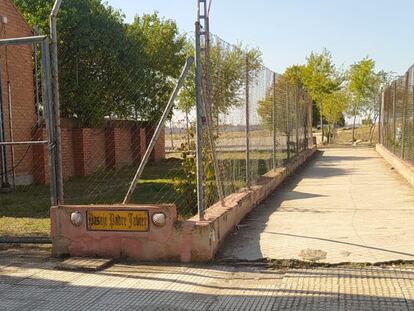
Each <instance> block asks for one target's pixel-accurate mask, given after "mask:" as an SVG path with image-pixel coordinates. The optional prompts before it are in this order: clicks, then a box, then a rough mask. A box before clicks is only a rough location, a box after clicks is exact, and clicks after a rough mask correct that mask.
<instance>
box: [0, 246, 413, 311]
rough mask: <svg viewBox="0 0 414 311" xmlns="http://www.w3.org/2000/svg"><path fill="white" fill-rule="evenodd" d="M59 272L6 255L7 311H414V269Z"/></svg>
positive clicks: (45, 263)
mask: <svg viewBox="0 0 414 311" xmlns="http://www.w3.org/2000/svg"><path fill="white" fill-rule="evenodd" d="M57 264H58V263H57V262H56V260H53V259H45V258H44V259H39V258H34V259H32V258H30V257H25V258H17V257H14V258H12V257H7V256H1V252H0V310H16V311H17V310H19V311H29V310H30V311H32V310H36V311H38V310H50V311H58V310H85V311H86V310H88V311H89V310H104V311H105V310H144V311H149V310H183V311H184V310H195V311H198V310H210V311H213V310H220V311H221V310H299V311H301V310H332V311H334V310H335V311H336V310H350V311H354V310H404V311H409V310H414V266H412V267H410V266H402V267H394V268H367V269H358V268H352V267H348V268H347V267H343V268H329V269H328V268H314V269H286V270H277V269H270V268H266V267H257V266H222V265H221V266H220V265H200V266H174V265H168V266H162V265H152V266H150V265H131V264H116V265H114V266H112V267H110V268H107V269H106V270H103V271H99V272H73V271H60V270H56V269H55V267H56V266H57Z"/></svg>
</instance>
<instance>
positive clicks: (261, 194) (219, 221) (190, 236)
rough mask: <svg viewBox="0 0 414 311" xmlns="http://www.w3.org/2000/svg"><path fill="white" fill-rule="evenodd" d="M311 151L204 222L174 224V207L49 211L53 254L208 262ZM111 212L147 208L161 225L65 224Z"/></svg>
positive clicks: (216, 208) (214, 211) (91, 207)
mask: <svg viewBox="0 0 414 311" xmlns="http://www.w3.org/2000/svg"><path fill="white" fill-rule="evenodd" d="M315 151H316V146H314V147H312V148H310V149H308V150H305V151H302V152H301V153H300V154H299V155H298V156H296V157H294V158H292V159H291V160H290V161H289V162H288V163H287V164H286V165H284V166H283V167H281V168H278V169H276V170H272V171H270V172H268V173H266V174H265V175H263V176H262V178H261V180H259V182H258V183H257V184H256V185H253V186H251V187H250V188H244V189H241V190H240V191H239V192H237V193H233V194H231V195H229V196H227V197H226V198H225V200H224V205H222V204H221V203H216V204H214V205H212V206H211V207H209V208H208V209H206V211H205V217H204V220H200V219H199V218H198V216H194V217H192V218H190V219H188V220H184V221H179V220H177V213H176V208H175V206H174V205H168V204H167V205H122V204H118V205H72V206H70V205H69V206H58V207H52V208H51V220H52V230H51V237H52V244H53V254H54V255H55V256H66V255H70V256H92V257H96V256H98V257H109V258H115V259H119V258H123V259H132V260H138V261H181V262H208V261H211V260H212V259H214V256H215V254H216V252H217V250H218V249H219V247H220V246H221V245H222V243H223V242H224V240H225V238H226V237H227V235H228V234H229V233H230V232H231V231H232V230H233V229H234V227H235V226H236V225H237V224H239V223H240V221H241V220H242V219H243V218H244V217H245V216H246V215H247V214H248V213H249V212H250V211H251V210H252V209H254V208H255V207H256V206H258V205H259V204H260V203H261V202H262V201H263V200H265V199H266V198H267V197H268V196H269V194H270V193H271V192H273V191H274V190H275V189H276V188H277V187H278V186H279V185H280V184H281V183H282V182H283V181H284V180H285V179H286V178H287V177H288V176H289V175H290V174H292V173H293V172H294V171H295V170H296V169H297V168H298V167H299V166H300V165H302V164H303V163H304V162H306V160H307V159H309V158H310V157H311V156H312V155H313V154H314V153H315ZM111 209H123V210H137V209H139V210H148V211H149V217H150V219H151V217H152V215H154V214H156V213H158V214H159V213H163V214H164V215H165V216H166V224H165V226H163V227H157V226H155V225H154V224H153V223H150V225H149V230H148V231H147V232H113V231H88V229H87V226H86V225H85V224H84V223H83V224H81V225H80V226H75V225H73V224H72V223H71V220H70V215H71V214H72V213H73V212H79V213H80V214H81V215H82V216H83V218H84V219H86V213H87V211H94V210H95V211H96V210H111Z"/></svg>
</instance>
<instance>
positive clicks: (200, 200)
mask: <svg viewBox="0 0 414 311" xmlns="http://www.w3.org/2000/svg"><path fill="white" fill-rule="evenodd" d="M195 35H196V36H195V47H196V49H195V64H196V68H195V89H196V114H197V127H196V138H197V139H196V141H197V148H196V161H197V208H198V216H199V218H200V220H204V185H203V182H204V176H203V128H204V122H205V116H203V102H202V94H201V92H202V90H201V42H200V23H199V22H196V23H195Z"/></svg>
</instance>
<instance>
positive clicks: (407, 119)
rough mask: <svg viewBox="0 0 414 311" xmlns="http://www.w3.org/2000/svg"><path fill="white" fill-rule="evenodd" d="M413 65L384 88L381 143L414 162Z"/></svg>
mask: <svg viewBox="0 0 414 311" xmlns="http://www.w3.org/2000/svg"><path fill="white" fill-rule="evenodd" d="M413 76H414V67H413V66H412V67H410V68H409V70H408V71H407V72H406V74H405V75H404V76H401V77H399V78H398V79H396V80H394V81H393V82H392V83H391V84H390V85H388V86H387V87H385V88H384V90H383V95H382V99H383V102H382V109H381V131H380V135H381V137H380V141H381V143H382V144H383V145H384V146H385V147H386V148H387V149H388V150H390V151H391V152H393V153H394V154H395V155H397V156H399V157H400V158H402V159H404V160H407V161H410V162H411V163H414V92H413V90H414V79H413Z"/></svg>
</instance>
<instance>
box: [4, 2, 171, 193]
mask: <svg viewBox="0 0 414 311" xmlns="http://www.w3.org/2000/svg"><path fill="white" fill-rule="evenodd" d="M31 35H32V30H31V27H30V26H29V25H28V24H27V23H26V21H25V20H24V18H23V16H22V15H21V14H20V13H19V11H18V10H17V9H16V7H15V6H14V5H13V3H12V1H11V0H0V39H4V38H16V37H26V36H31ZM32 55H33V52H32V47H31V46H9V47H7V48H6V47H0V75H1V80H2V84H1V95H0V96H1V99H2V101H0V104H1V105H2V108H3V114H2V115H3V118H1V119H2V120H3V126H4V140H5V141H6V142H7V141H12V140H13V141H28V140H33V139H35V140H46V139H47V132H46V129H45V128H44V122H42V120H38V118H37V113H36V111H37V109H36V100H35V98H36V93H35V82H34V74H33V59H32ZM9 91H10V92H9ZM9 107H12V108H11V109H9ZM10 112H11V113H10ZM61 123H62V126H61V131H62V157H63V163H62V164H63V175H64V177H65V178H68V177H71V176H87V175H91V174H93V173H94V172H96V171H97V170H101V169H118V168H121V167H123V166H125V165H131V164H137V163H139V160H140V159H141V156H142V155H143V152H144V151H145V148H146V146H147V144H148V143H149V140H150V138H151V135H152V133H153V129H154V127H153V126H150V125H149V124H146V123H143V122H134V121H111V122H109V121H108V122H106V123H105V124H104V126H102V127H101V128H83V127H82V126H81V125H79V124H78V123H77V122H76V120H67V119H62V122H61ZM11 125H12V126H11ZM0 141H1V138H0ZM0 149H1V147H0ZM0 151H1V150H0ZM5 152H6V161H5V162H4V161H1V158H0V177H1V176H2V175H5V172H7V175H8V179H9V180H10V183H12V182H13V175H14V176H15V182H16V184H18V185H22V184H23V185H24V184H31V183H33V182H40V183H44V182H46V183H47V182H48V178H49V176H48V154H47V146H42V145H36V146H16V147H14V148H13V153H14V156H12V147H10V146H7V147H5ZM0 157H1V152H0ZM164 157H165V137H164V133H162V135H161V137H160V139H159V141H158V143H157V146H156V148H155V150H154V152H153V154H152V157H151V158H152V160H154V161H158V160H160V159H163V158H164ZM1 163H3V165H2V164H1ZM0 181H1V180H0ZM1 186H2V185H1V182H0V187H1Z"/></svg>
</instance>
